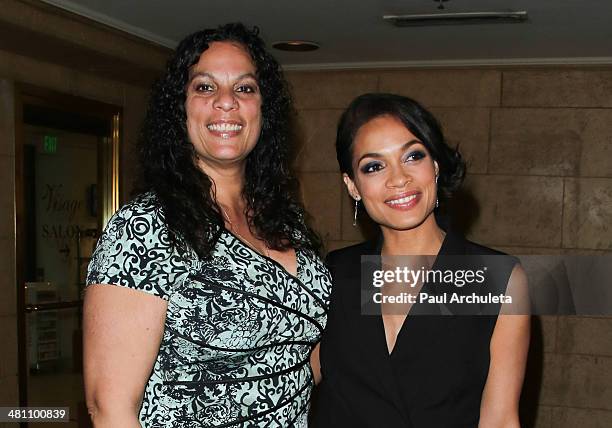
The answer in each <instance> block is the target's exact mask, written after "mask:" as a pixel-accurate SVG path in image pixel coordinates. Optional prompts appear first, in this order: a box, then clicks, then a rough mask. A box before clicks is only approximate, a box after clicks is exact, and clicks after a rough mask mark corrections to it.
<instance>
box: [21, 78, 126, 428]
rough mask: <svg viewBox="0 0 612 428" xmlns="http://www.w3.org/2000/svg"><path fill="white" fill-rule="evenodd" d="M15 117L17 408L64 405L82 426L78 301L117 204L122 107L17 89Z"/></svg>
mask: <svg viewBox="0 0 612 428" xmlns="http://www.w3.org/2000/svg"><path fill="white" fill-rule="evenodd" d="M15 112H16V115H15V119H16V127H15V129H16V135H15V136H16V145H17V146H16V165H17V167H16V175H17V177H16V193H17V194H16V201H17V206H16V209H17V281H18V282H17V284H18V290H17V301H18V314H19V318H18V347H19V395H20V397H19V398H20V405H21V406H36V407H64V408H69V415H70V417H69V418H70V422H69V423H68V424H65V423H63V424H62V426H64V427H69V426H74V427H77V426H79V427H82V426H89V418H88V415H87V412H86V408H85V399H84V390H83V376H82V331H81V318H82V296H83V290H84V285H85V275H86V271H87V265H88V262H89V259H90V257H91V254H92V252H93V249H94V247H95V244H96V241H97V238H98V236H99V235H100V231H101V230H102V228H103V226H104V225H105V224H106V222H107V221H108V219H109V218H110V216H111V215H112V214H113V213H114V212H115V211H116V210H117V208H118V204H119V139H120V118H121V109H120V108H119V107H117V106H113V105H109V104H104V103H101V102H97V101H93V100H88V99H84V98H80V97H75V96H71V95H66V94H61V93H57V92H54V91H50V90H46V89H42V88H37V87H32V86H29V85H18V86H17V87H16V108H15ZM38 425H39V424H37V423H29V425H26V424H23V426H38ZM41 426H43V425H42V424H41ZM44 426H49V424H48V423H45V425H44Z"/></svg>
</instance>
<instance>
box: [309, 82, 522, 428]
mask: <svg viewBox="0 0 612 428" xmlns="http://www.w3.org/2000/svg"><path fill="white" fill-rule="evenodd" d="M336 150H337V156H338V162H339V164H340V170H341V172H342V173H343V178H344V183H345V184H346V187H347V189H348V192H349V193H350V195H351V197H352V198H353V199H354V200H355V201H356V202H355V209H356V212H355V216H357V209H358V208H359V206H360V205H361V204H363V207H364V208H365V210H366V211H367V213H368V214H369V216H370V217H371V218H372V220H373V221H374V222H376V223H377V224H378V225H379V227H380V231H381V234H380V238H379V239H378V241H375V242H367V243H363V244H359V245H355V246H352V247H348V248H344V249H341V250H337V251H333V252H331V253H330V254H329V256H328V266H329V268H330V270H331V273H332V277H333V288H332V290H333V291H332V298H331V309H330V314H329V318H328V326H327V328H326V331H325V333H324V336H323V339H322V342H321V345H320V362H321V374H322V379H323V380H322V383H321V385H320V391H319V394H318V402H317V405H316V408H315V409H316V412H315V414H314V415H313V422H314V426H315V427H343V426H347V427H348V426H350V427H377V428H378V427H389V428H392V427H414V428H420V427H423V428H437V427H440V428H451V427H476V426H480V427H487V428H488V427H504V428H508V427H519V418H518V403H519V397H520V391H521V386H522V382H523V375H524V370H525V362H526V356H527V350H528V343H529V316H528V315H509V314H507V312H506V311H505V310H504V308H505V306H501V304H500V305H498V306H497V307H496V308H497V310H496V312H495V314H494V315H491V313H490V312H488V315H479V316H476V315H475V314H473V313H469V314H468V315H465V313H464V315H461V316H459V315H457V314H456V313H455V312H452V311H451V314H450V315H448V313H447V314H446V315H442V313H443V312H437V313H440V314H441V315H437V316H429V315H420V316H417V314H419V313H424V312H423V307H424V306H425V305H421V304H420V303H419V302H418V301H417V302H416V303H414V304H412V305H410V304H408V305H404V306H399V308H401V310H398V306H395V307H394V306H393V304H391V303H388V302H386V303H382V304H380V305H379V306H378V308H379V310H380V312H379V314H378V315H374V316H372V315H367V314H364V313H363V307H362V303H363V301H362V299H363V292H362V291H363V290H362V288H361V287H360V275H361V272H360V271H361V256H363V255H382V256H383V257H384V256H394V255H412V256H416V255H421V256H424V255H429V256H431V258H435V260H436V261H435V263H434V265H433V266H434V267H437V268H442V267H444V266H442V264H443V263H444V262H443V261H441V260H442V257H446V256H451V255H462V256H478V257H481V256H485V257H491V256H493V255H495V254H497V257H501V259H499V260H502V263H500V264H499V266H498V268H496V272H495V273H496V276H497V280H498V283H499V282H500V281H499V278H502V279H503V281H502V284H503V287H502V292H503V291H506V290H505V289H506V285H507V284H508V287H510V285H509V284H521V286H520V287H519V286H517V287H518V288H516V289H519V290H520V289H523V290H524V288H521V287H524V285H525V281H524V271H523V270H522V268H521V267H520V266H519V265H518V264H516V263H515V259H514V258H511V257H509V256H504V255H500V254H499V253H497V252H495V251H494V250H491V249H489V248H485V247H482V246H480V245H477V244H474V243H472V242H469V241H467V240H465V239H464V238H463V237H462V236H460V235H459V234H457V233H455V232H453V231H452V230H450V229H448V228H447V230H444V229H443V228H442V227H440V225H439V224H438V222H437V221H436V217H435V215H434V211H435V210H436V208H437V207H438V205H439V199H443V198H444V197H447V196H449V195H450V194H451V193H452V191H454V190H455V189H457V187H458V186H459V185H460V184H461V182H462V180H463V176H464V172H465V166H464V162H463V161H462V159H461V156H460V154H459V153H458V152H457V151H456V150H453V149H451V148H450V147H448V146H447V145H446V143H445V142H444V138H443V135H442V132H441V130H440V127H439V125H438V123H437V121H436V120H435V118H434V117H433V116H432V115H431V114H430V113H429V112H427V111H426V110H425V109H424V108H423V107H421V106H420V105H419V104H418V103H416V102H414V101H413V100H411V99H409V98H405V97H401V96H396V95H390V94H367V95H362V96H360V97H358V98H357V99H356V100H354V101H353V103H351V105H350V106H349V108H348V109H347V111H346V112H345V113H344V114H343V116H342V118H341V120H340V124H339V128H338V138H337V141H336ZM493 282H494V281H493V280H492V279H491V280H490V281H489V283H488V284H485V285H487V286H492V283H493ZM420 285H421V288H420V289H419V288H415V289H413V290H412V293H413V295H415V296H420V294H419V293H421V292H423V291H424V290H429V289H430V288H431V284H428V283H425V284H423V283H421V284H420ZM426 287H429V288H426ZM383 289H384V287H383ZM419 290H420V291H419ZM383 293H384V291H383ZM434 307H437V306H435V305H434ZM440 307H442V306H440ZM462 308H465V307H464V306H462ZM500 308H501V311H502V314H500V315H499V316H498V313H497V311H499V310H500ZM425 312H426V313H428V314H431V313H432V312H431V311H429V312H428V311H425ZM433 313H436V312H433ZM407 315H408V316H407Z"/></svg>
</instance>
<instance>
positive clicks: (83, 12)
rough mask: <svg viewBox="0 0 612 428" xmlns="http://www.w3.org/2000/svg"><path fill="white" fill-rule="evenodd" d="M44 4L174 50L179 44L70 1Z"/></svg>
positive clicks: (43, 0)
mask: <svg viewBox="0 0 612 428" xmlns="http://www.w3.org/2000/svg"><path fill="white" fill-rule="evenodd" d="M41 1H42V2H43V3H47V4H50V5H51V6H55V7H58V8H60V9H63V10H66V11H68V12H72V13H75V14H77V15H80V16H83V17H85V18H88V19H91V20H92V21H96V22H99V23H101V24H104V25H107V26H109V27H112V28H116V29H117V30H120V31H123V32H125V33H128V34H131V35H133V36H136V37H138V38H141V39H144V40H147V41H149V42H152V43H155V44H158V45H161V46H164V47H167V48H170V49H174V48H175V47H176V45H177V44H178V42H177V41H176V40H171V39H167V38H165V37H161V36H159V35H157V34H154V33H151V32H150V31H147V30H144V29H142V28H140V27H136V26H135V25H130V24H128V23H126V22H124V21H121V20H119V19H115V18H111V17H110V16H108V15H105V14H103V13H100V12H96V11H95V10H93V9H90V8H88V7H85V6H83V5H80V4H78V3H75V2H72V1H70V0H41Z"/></svg>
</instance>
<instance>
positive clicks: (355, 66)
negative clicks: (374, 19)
mask: <svg viewBox="0 0 612 428" xmlns="http://www.w3.org/2000/svg"><path fill="white" fill-rule="evenodd" d="M611 65H612V57H574V58H509V59H505V58H492V59H457V60H431V61H371V62H369V61H365V62H329V63H313V64H283V69H284V70H285V71H317V70H371V69H375V70H382V69H388V70H392V69H405V68H469V67H522V66H563V67H567V66H570V67H571V66H611Z"/></svg>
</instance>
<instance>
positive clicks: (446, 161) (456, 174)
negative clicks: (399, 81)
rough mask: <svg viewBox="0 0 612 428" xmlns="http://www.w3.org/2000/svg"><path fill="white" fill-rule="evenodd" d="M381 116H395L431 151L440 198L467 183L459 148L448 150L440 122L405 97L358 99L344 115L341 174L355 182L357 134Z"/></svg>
mask: <svg viewBox="0 0 612 428" xmlns="http://www.w3.org/2000/svg"><path fill="white" fill-rule="evenodd" d="M379 116H392V117H395V118H397V119H398V120H399V121H401V122H402V123H403V124H404V125H405V126H406V128H407V129H408V130H409V131H410V132H411V133H412V134H414V136H415V137H417V138H418V139H419V140H420V141H421V142H422V143H423V145H424V146H425V147H426V148H427V150H428V151H429V153H430V154H431V157H432V158H433V159H434V160H435V161H436V162H438V167H439V172H438V174H439V175H438V197H440V198H441V199H443V198H450V197H451V196H452V194H453V192H455V191H456V190H457V189H458V188H459V187H460V186H461V183H462V182H463V179H464V177H465V169H466V168H465V162H464V161H463V158H462V157H461V154H460V153H459V150H458V148H455V149H452V148H451V147H449V146H448V144H447V143H446V141H445V139H444V135H443V134H442V127H441V126H440V124H439V123H438V121H437V120H436V118H435V117H434V116H433V115H432V114H431V113H430V112H429V111H427V110H426V109H425V108H424V107H423V106H421V105H420V104H419V103H418V102H416V101H415V100H413V99H411V98H408V97H403V96H401V95H394V94H384V93H371V94H364V95H360V96H359V97H357V98H355V99H354V100H353V101H352V102H351V104H350V105H349V106H348V108H347V109H346V111H345V112H344V113H343V114H342V116H341V118H340V122H339V124H338V134H337V136H336V156H337V158H338V164H339V165H340V171H341V172H343V173H346V174H348V176H349V177H351V178H353V164H352V162H353V140H354V139H355V135H357V131H359V128H361V127H362V126H363V125H365V124H366V123H367V122H369V121H370V120H372V119H374V118H376V117H379Z"/></svg>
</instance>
